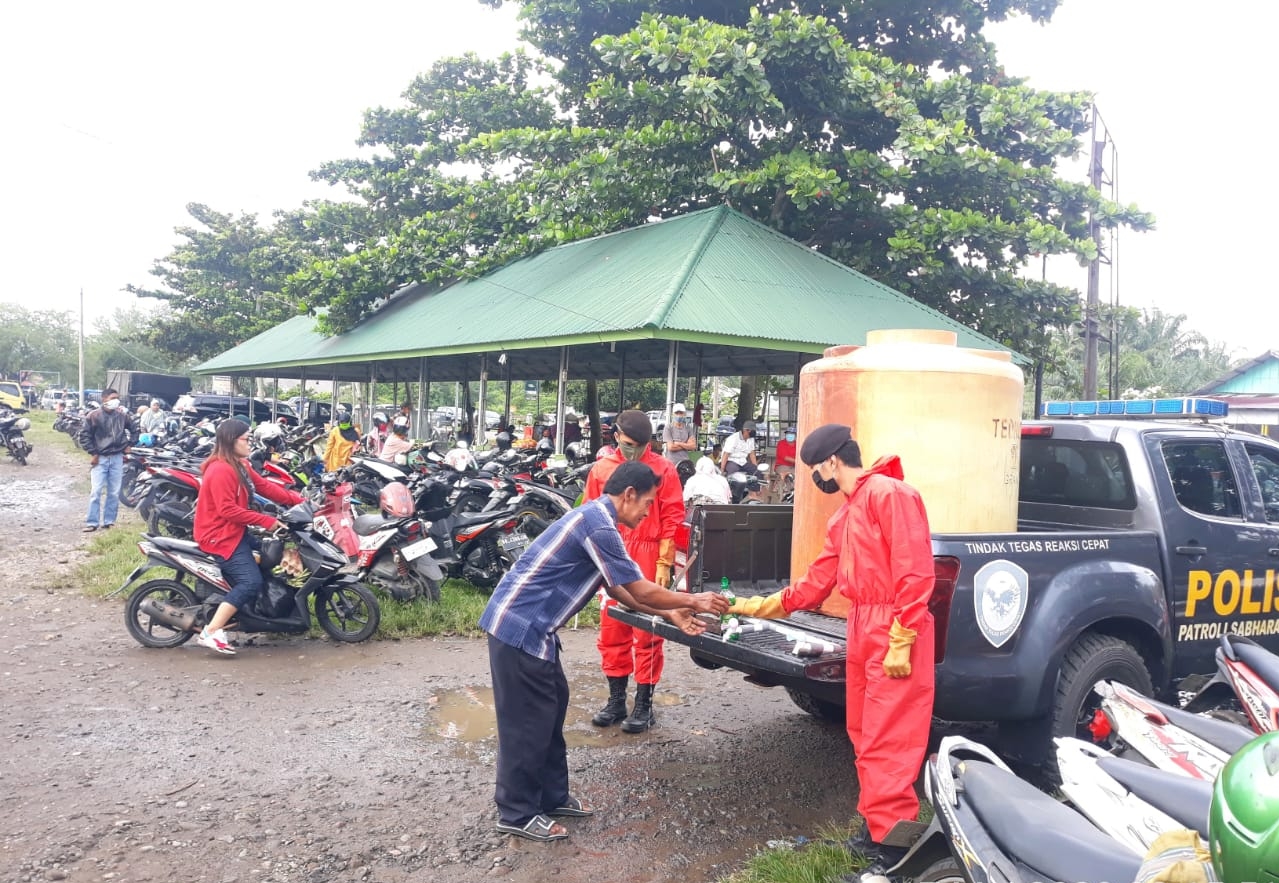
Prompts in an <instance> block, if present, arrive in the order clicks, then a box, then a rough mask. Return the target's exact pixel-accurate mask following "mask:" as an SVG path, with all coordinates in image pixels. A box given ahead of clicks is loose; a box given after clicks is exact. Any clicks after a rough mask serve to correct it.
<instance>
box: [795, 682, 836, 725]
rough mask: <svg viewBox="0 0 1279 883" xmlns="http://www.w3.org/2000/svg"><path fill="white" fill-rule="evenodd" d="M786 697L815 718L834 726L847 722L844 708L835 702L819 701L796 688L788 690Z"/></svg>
mask: <svg viewBox="0 0 1279 883" xmlns="http://www.w3.org/2000/svg"><path fill="white" fill-rule="evenodd" d="M786 695H787V696H789V697H790V701H791V702H794V703H795V704H796V705H798V706H799V707H800V708H801V709H803V710H804V711H806V712H808V713H809V714H811V715H812V716H813V717H817V718H821V719H822V720H824V721H830V722H831V723H832V724H842V723H844V722H845V721H846V720H847V715H846V714H845V713H844V706H842V705H839V704H838V703H835V702H827V701H826V700H825V699H818V698H817V697H816V696H811V695H809V694H808V693H802V692H800V691H799V690H796V689H795V688H794V687H787V688H786Z"/></svg>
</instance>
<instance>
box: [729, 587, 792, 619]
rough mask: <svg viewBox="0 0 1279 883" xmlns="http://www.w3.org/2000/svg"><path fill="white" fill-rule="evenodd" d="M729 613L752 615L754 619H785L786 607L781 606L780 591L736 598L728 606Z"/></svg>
mask: <svg viewBox="0 0 1279 883" xmlns="http://www.w3.org/2000/svg"><path fill="white" fill-rule="evenodd" d="M728 612H729V613H738V614H741V615H742V616H754V617H755V618H756V619H785V618H786V608H785V607H783V606H782V593H781V592H774V593H773V594H771V595H767V596H765V595H755V596H754V597H751V598H738V599H737V600H736V601H734V602H733V603H732V604H730V605H729V607H728Z"/></svg>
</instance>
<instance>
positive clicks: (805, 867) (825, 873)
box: [721, 823, 865, 883]
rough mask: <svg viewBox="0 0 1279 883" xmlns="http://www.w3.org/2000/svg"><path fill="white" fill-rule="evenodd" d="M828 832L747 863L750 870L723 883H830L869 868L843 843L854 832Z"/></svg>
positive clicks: (746, 868) (755, 857) (848, 829)
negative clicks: (865, 867)
mask: <svg viewBox="0 0 1279 883" xmlns="http://www.w3.org/2000/svg"><path fill="white" fill-rule="evenodd" d="M853 827H857V828H860V827H861V824H860V823H856V824H855V825H854V826H850V827H847V828H827V829H823V830H822V831H820V832H819V833H818V838H817V839H815V840H812V841H810V842H808V843H805V844H802V845H800V846H796V847H791V848H781V849H769V850H766V851H764V852H760V853H757V854H756V855H754V856H752V857H751V858H750V859H748V860H747V862H746V866H745V867H744V868H742V869H741V870H740V871H738V872H736V873H735V874H732V875H731V876H728V877H724V878H722V880H721V883H830V881H832V880H838V879H839V878H840V877H841V876H842V875H844V874H849V873H852V872H853V871H854V870H857V869H860V868H862V867H864V866H865V862H862V861H856V860H854V858H853V856H852V855H851V854H850V853H849V852H848V851H847V850H846V849H844V846H843V843H844V841H845V840H847V839H848V838H849V837H851V836H852V833H853V831H852V828H853Z"/></svg>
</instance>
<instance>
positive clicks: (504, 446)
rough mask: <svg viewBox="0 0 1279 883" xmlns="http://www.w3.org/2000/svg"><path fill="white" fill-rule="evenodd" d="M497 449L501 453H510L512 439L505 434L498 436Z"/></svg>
mask: <svg viewBox="0 0 1279 883" xmlns="http://www.w3.org/2000/svg"><path fill="white" fill-rule="evenodd" d="M496 441H497V449H498V450H499V451H509V450H510V449H511V437H510V436H509V435H507V434H506V433H505V432H499V433H498V434H497V439H496Z"/></svg>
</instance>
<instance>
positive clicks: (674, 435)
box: [662, 402, 697, 465]
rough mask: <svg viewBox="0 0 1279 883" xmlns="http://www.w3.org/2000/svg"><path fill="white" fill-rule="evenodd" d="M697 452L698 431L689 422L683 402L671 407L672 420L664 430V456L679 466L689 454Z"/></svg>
mask: <svg viewBox="0 0 1279 883" xmlns="http://www.w3.org/2000/svg"><path fill="white" fill-rule="evenodd" d="M694 450H697V429H696V428H695V427H694V426H693V425H692V424H691V423H689V422H688V412H687V411H685V410H684V403H683V402H676V403H675V404H674V405H672V406H671V419H670V420H668V421H667V422H666V427H665V428H664V429H663V430H662V456H663V457H665V458H666V459H667V460H669V461H671V462H672V463H674V464H676V465H679V464H680V463H681V462H683V461H684V460H687V459H688V452H689V451H694Z"/></svg>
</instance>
